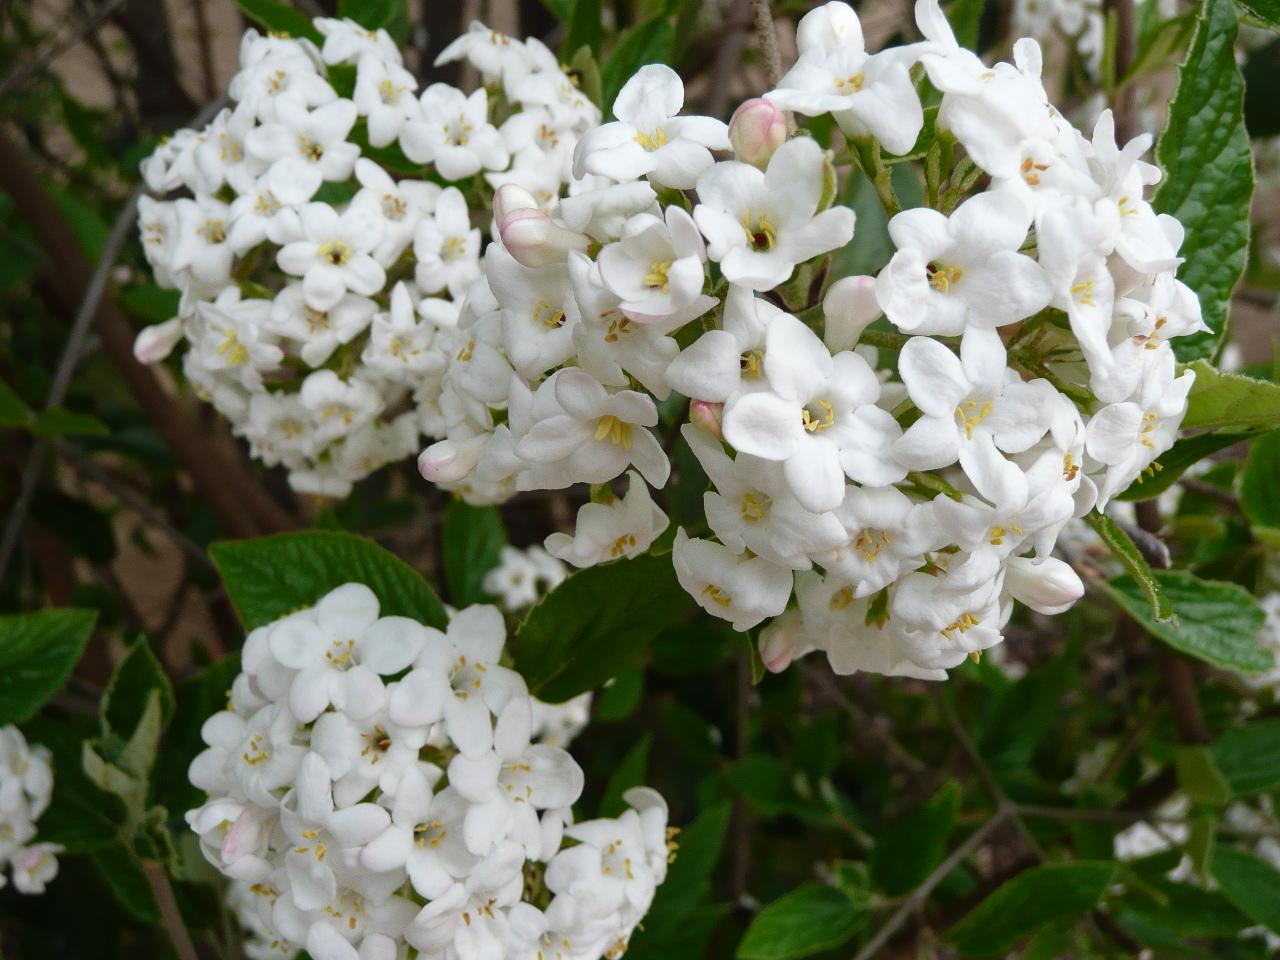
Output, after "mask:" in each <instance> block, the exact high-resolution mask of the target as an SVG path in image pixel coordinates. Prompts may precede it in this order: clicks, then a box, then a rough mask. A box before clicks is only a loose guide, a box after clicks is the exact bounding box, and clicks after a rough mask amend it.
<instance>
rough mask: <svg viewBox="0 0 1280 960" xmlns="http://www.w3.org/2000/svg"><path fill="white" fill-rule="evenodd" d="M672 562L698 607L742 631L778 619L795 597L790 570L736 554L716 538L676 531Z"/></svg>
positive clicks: (686, 590)
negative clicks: (693, 537) (692, 535)
mask: <svg viewBox="0 0 1280 960" xmlns="http://www.w3.org/2000/svg"><path fill="white" fill-rule="evenodd" d="M671 562H672V563H673V564H674V565H675V568H676V579H678V580H679V581H680V586H682V587H684V589H685V592H686V593H688V594H689V596H691V597H693V599H694V600H695V601H696V602H697V604H698V606H700V607H702V609H703V610H705V611H707V613H709V614H711V615H712V616H713V617H719V618H720V619H721V620H727V621H729V623H731V624H733V629H735V630H738V631H740V632H745V631H747V630H750V629H751V628H752V627H754V626H755V625H756V624H758V623H760V622H761V621H762V620H764V619H765V618H766V617H776V616H777V615H778V614H780V613H782V611H783V610H785V609H786V607H787V600H788V598H789V597H790V596H791V578H792V574H791V571H790V570H788V569H787V568H786V567H783V566H779V565H778V564H776V563H772V562H770V561H768V560H766V559H764V557H748V556H745V555H744V556H736V555H735V554H734V553H732V552H731V551H730V550H729V549H728V548H727V547H725V546H722V545H721V544H718V543H714V542H713V541H711V540H693V539H690V538H689V536H688V534H686V533H685V532H684V529H683V528H681V529H680V530H677V531H676V541H675V546H674V547H673V549H672V552H671Z"/></svg>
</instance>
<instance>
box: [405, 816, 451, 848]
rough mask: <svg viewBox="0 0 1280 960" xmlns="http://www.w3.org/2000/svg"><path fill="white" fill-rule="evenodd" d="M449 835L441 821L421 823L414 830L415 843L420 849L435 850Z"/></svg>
mask: <svg viewBox="0 0 1280 960" xmlns="http://www.w3.org/2000/svg"><path fill="white" fill-rule="evenodd" d="M448 835H449V831H448V830H446V829H445V828H444V824H443V823H441V822H440V821H439V820H432V821H431V822H430V823H420V824H418V825H417V826H416V827H414V828H413V842H414V843H416V844H417V845H418V846H420V847H431V848H432V849H433V850H434V849H435V848H436V847H438V846H440V844H442V843H443V842H444V838H445V837H447V836H448Z"/></svg>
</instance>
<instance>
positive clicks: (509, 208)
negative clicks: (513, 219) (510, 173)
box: [493, 183, 538, 223]
mask: <svg viewBox="0 0 1280 960" xmlns="http://www.w3.org/2000/svg"><path fill="white" fill-rule="evenodd" d="M537 209H538V201H537V200H536V199H535V198H534V196H533V194H532V193H530V192H529V191H528V190H526V189H525V188H524V187H518V186H516V185H515V184H514V183H504V184H503V185H502V186H500V187H499V188H498V189H497V190H496V191H495V192H494V194H493V219H495V220H497V221H498V223H501V222H502V221H503V220H505V219H507V214H509V213H514V212H515V211H517V210H537Z"/></svg>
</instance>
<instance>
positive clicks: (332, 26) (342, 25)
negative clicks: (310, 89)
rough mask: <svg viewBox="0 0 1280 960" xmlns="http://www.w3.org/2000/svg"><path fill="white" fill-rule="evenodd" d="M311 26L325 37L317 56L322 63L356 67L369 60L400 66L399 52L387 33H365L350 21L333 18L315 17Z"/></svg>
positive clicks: (380, 30) (365, 30)
mask: <svg viewBox="0 0 1280 960" xmlns="http://www.w3.org/2000/svg"><path fill="white" fill-rule="evenodd" d="M312 23H314V24H315V27H316V29H317V30H319V31H320V32H321V33H322V34H324V45H323V46H322V47H321V48H320V55H321V56H322V57H324V62H325V63H329V64H334V63H356V62H357V61H359V62H364V61H365V60H367V59H369V58H373V59H375V60H378V61H380V62H383V63H389V64H393V65H398V64H399V63H400V48H399V47H397V46H396V42H395V41H394V40H392V39H391V35H390V34H389V33H387V31H386V30H383V29H381V28H379V29H377V30H367V29H365V28H364V27H362V26H360V24H358V23H356V22H355V21H353V20H340V19H336V18H332V17H316V18H315V19H314V20H313V21H312Z"/></svg>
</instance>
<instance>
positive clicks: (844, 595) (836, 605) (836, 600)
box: [831, 587, 853, 610]
mask: <svg viewBox="0 0 1280 960" xmlns="http://www.w3.org/2000/svg"><path fill="white" fill-rule="evenodd" d="M851 603H853V587H841V588H840V589H839V590H837V591H836V592H835V593H833V594H832V595H831V609H832V610H843V609H844V608H845V607H847V606H849V604H851Z"/></svg>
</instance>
